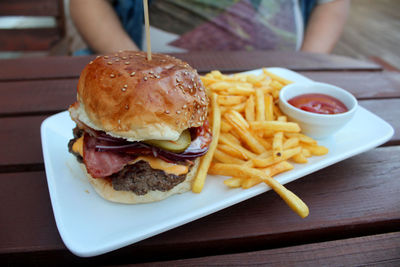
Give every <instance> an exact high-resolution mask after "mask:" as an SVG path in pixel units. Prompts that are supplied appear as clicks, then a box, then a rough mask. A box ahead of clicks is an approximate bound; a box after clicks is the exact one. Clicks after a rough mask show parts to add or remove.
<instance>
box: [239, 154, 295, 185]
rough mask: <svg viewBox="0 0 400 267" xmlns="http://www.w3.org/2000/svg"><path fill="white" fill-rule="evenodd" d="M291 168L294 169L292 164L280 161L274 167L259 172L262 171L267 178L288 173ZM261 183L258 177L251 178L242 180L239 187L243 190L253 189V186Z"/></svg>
mask: <svg viewBox="0 0 400 267" xmlns="http://www.w3.org/2000/svg"><path fill="white" fill-rule="evenodd" d="M293 168H294V166H293V165H292V164H290V163H289V162H287V161H281V162H278V163H275V164H274V165H272V166H270V167H268V168H264V169H261V170H262V171H264V172H265V173H266V174H267V175H269V176H274V175H277V174H279V173H282V172H285V171H289V170H291V169H293ZM261 182H262V179H260V178H259V177H256V176H254V177H251V178H249V179H245V180H243V181H242V184H241V186H242V188H243V189H247V188H250V187H253V186H255V185H257V184H259V183H261Z"/></svg>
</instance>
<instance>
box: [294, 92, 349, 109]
mask: <svg viewBox="0 0 400 267" xmlns="http://www.w3.org/2000/svg"><path fill="white" fill-rule="evenodd" d="M288 102H289V104H291V105H292V106H295V107H296V108H299V109H301V110H304V111H308V112H312V113H319V114H338V113H343V112H346V111H348V108H347V107H346V106H345V105H344V104H343V103H342V102H341V101H340V100H338V99H336V98H334V97H332V96H329V95H324V94H304V95H299V96H296V97H294V98H292V99H290V100H289V101H288Z"/></svg>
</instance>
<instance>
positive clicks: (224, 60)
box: [0, 51, 382, 81]
mask: <svg viewBox="0 0 400 267" xmlns="http://www.w3.org/2000/svg"><path fill="white" fill-rule="evenodd" d="M171 55H174V56H176V57H178V58H181V59H183V60H185V61H187V62H188V63H189V64H190V65H191V66H192V67H194V68H196V69H197V70H198V71H199V72H208V71H210V70H215V69H218V70H221V71H223V72H238V71H245V70H250V69H257V68H261V67H276V66H280V67H285V68H289V69H293V70H317V71H321V70H368V71H377V70H382V68H381V67H380V66H378V65H376V64H374V63H371V62H365V61H360V60H356V59H351V58H347V57H342V56H333V55H331V56H329V55H323V54H310V53H299V52H279V51H273V52H272V51H271V52H270V51H252V52H247V51H246V52H228V51H225V52H218V53H215V52H193V53H190V54H186V53H176V54H171ZM93 58H95V56H83V57H47V58H26V59H23V62H24V63H23V64H21V62H22V61H21V59H5V60H0V81H1V80H30V79H35V80H37V79H54V78H71V77H79V74H80V72H81V70H82V69H83V67H84V66H85V65H86V64H87V63H88V62H89V61H90V60H92V59H93ZM294 58H296V60H293V59H294Z"/></svg>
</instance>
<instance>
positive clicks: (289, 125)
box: [250, 121, 300, 133]
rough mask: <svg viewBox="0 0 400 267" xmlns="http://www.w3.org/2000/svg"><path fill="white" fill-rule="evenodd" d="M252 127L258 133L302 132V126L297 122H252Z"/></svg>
mask: <svg viewBox="0 0 400 267" xmlns="http://www.w3.org/2000/svg"><path fill="white" fill-rule="evenodd" d="M250 127H251V128H252V129H253V130H256V131H257V130H273V131H281V132H290V133H292V132H293V133H296V132H300V126H299V125H298V124H297V123H295V122H281V121H254V122H250Z"/></svg>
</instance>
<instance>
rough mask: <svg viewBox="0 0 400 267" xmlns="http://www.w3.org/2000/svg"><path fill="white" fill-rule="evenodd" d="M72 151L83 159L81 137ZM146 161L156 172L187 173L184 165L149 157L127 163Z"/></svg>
mask: <svg viewBox="0 0 400 267" xmlns="http://www.w3.org/2000/svg"><path fill="white" fill-rule="evenodd" d="M72 150H73V151H74V152H75V153H79V155H81V156H82V157H83V136H81V137H80V138H78V139H77V140H76V141H75V143H74V144H73V145H72ZM141 160H143V161H146V162H147V163H149V165H150V167H152V168H153V169H157V170H163V171H164V172H166V173H168V174H174V175H182V174H186V173H188V171H189V167H188V166H185V165H179V164H174V163H169V162H166V161H163V160H162V159H159V158H155V157H151V156H139V157H137V158H136V159H135V160H132V161H131V162H129V164H135V163H136V162H138V161H141Z"/></svg>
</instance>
